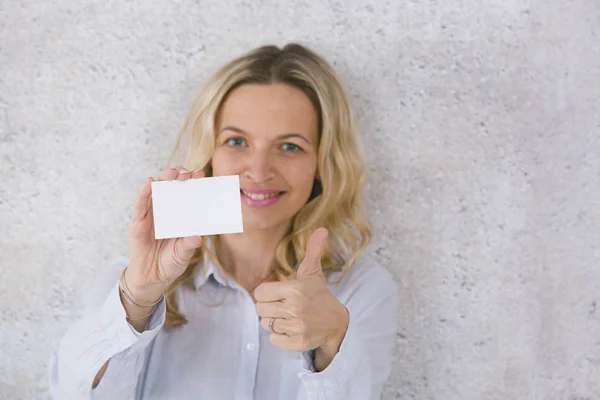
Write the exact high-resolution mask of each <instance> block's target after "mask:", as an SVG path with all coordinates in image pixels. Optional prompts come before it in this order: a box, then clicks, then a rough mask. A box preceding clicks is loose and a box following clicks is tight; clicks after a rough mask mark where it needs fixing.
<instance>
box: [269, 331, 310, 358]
mask: <svg viewBox="0 0 600 400" xmlns="http://www.w3.org/2000/svg"><path fill="white" fill-rule="evenodd" d="M269 340H271V343H273V344H274V345H275V346H277V347H279V348H280V349H285V350H288V351H293V352H297V353H299V352H303V351H308V350H311V349H310V348H309V347H307V346H306V344H305V343H304V342H303V341H302V339H301V336H288V335H279V334H276V333H271V335H270V336H269Z"/></svg>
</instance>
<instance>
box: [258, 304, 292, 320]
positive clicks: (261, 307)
mask: <svg viewBox="0 0 600 400" xmlns="http://www.w3.org/2000/svg"><path fill="white" fill-rule="evenodd" d="M254 308H255V309H256V314H257V315H258V316H259V317H261V318H286V317H289V316H291V315H290V313H289V312H288V311H286V308H285V305H284V304H283V303H282V302H281V301H271V302H269V303H262V302H258V303H256V305H255V306H254Z"/></svg>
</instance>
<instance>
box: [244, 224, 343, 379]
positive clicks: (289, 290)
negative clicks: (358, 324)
mask: <svg viewBox="0 0 600 400" xmlns="http://www.w3.org/2000/svg"><path fill="white" fill-rule="evenodd" d="M327 235H328V231H327V229H325V228H319V229H317V230H316V231H315V232H314V233H313V234H312V236H311V237H310V239H309V240H308V244H307V245H306V256H305V257H304V259H303V260H302V262H301V263H300V265H299V267H298V271H297V277H296V279H294V280H289V281H283V282H265V283H262V284H260V285H259V286H258V287H257V288H256V289H255V291H254V298H255V299H256V312H257V314H258V315H259V316H260V317H261V318H262V322H261V323H262V326H263V327H264V328H265V329H267V330H269V331H270V332H271V337H270V338H271V342H272V343H273V344H274V345H276V346H278V347H281V348H283V349H286V350H290V351H297V352H303V351H308V350H315V349H316V350H317V352H316V360H317V359H321V358H323V362H321V364H327V365H328V364H329V362H331V360H332V359H333V356H334V355H335V353H337V351H338V350H339V347H340V344H341V342H342V340H343V338H344V335H345V334H346V330H347V329H348V321H349V315H348V311H347V310H346V307H345V306H344V305H343V304H342V303H341V302H340V301H339V300H338V299H337V298H336V297H335V295H334V294H333V293H332V292H331V290H329V288H328V287H327V281H326V279H325V274H324V273H323V268H322V267H321V251H322V249H323V247H324V246H325V243H326V241H327ZM322 356H325V357H322ZM329 358H330V359H329ZM327 361H328V362H327ZM315 364H316V361H315ZM315 367H316V365H315ZM324 367H326V365H324Z"/></svg>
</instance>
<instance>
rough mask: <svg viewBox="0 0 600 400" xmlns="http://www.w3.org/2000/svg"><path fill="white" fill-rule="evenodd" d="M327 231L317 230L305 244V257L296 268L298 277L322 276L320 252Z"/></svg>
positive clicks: (325, 241)
mask: <svg viewBox="0 0 600 400" xmlns="http://www.w3.org/2000/svg"><path fill="white" fill-rule="evenodd" d="M327 236H329V231H328V230H327V229H325V228H319V229H317V230H316V231H314V232H313V234H312V235H311V236H310V239H308V243H307V244H306V255H305V256H304V259H303V260H302V262H301V263H300V265H299V266H298V277H301V276H309V275H323V268H322V267H321V252H322V250H323V248H324V247H325V244H326V243H327Z"/></svg>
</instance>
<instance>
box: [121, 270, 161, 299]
mask: <svg viewBox="0 0 600 400" xmlns="http://www.w3.org/2000/svg"><path fill="white" fill-rule="evenodd" d="M126 270H127V268H125V269H124V270H123V272H121V280H120V281H119V289H120V290H121V293H123V296H125V298H127V300H129V301H130V302H131V303H133V304H134V305H136V306H138V307H141V308H151V307H154V306H156V305H157V304H158V303H160V301H161V300H162V299H163V297H165V295H164V293H163V294H162V295H161V296H160V297H159V298H158V300H156V301H155V302H154V303H152V304H140V303H138V302H136V301H135V300H133V298H132V296H130V295H129V293H127V292H129V291H130V290H129V287H128V286H127V280H125V271H126Z"/></svg>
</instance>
